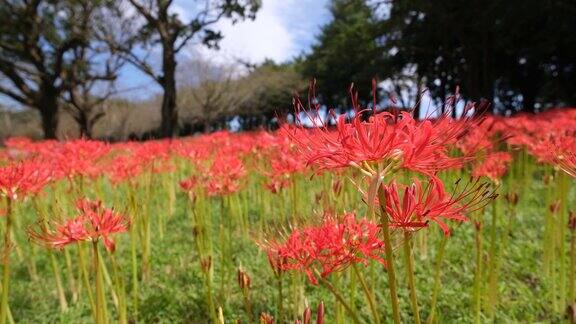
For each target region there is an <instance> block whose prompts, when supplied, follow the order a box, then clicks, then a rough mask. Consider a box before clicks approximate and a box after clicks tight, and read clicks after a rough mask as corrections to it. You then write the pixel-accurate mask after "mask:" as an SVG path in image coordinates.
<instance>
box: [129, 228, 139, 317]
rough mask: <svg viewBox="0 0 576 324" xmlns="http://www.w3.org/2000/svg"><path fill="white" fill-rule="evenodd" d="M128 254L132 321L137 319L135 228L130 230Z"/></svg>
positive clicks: (137, 293)
mask: <svg viewBox="0 0 576 324" xmlns="http://www.w3.org/2000/svg"><path fill="white" fill-rule="evenodd" d="M130 250H131V251H130V252H131V261H132V307H133V309H134V312H133V316H134V319H136V318H138V301H139V290H138V255H137V253H136V229H135V226H132V227H131V228H130Z"/></svg>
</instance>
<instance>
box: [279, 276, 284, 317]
mask: <svg viewBox="0 0 576 324" xmlns="http://www.w3.org/2000/svg"><path fill="white" fill-rule="evenodd" d="M283 321H284V296H283V294H282V273H279V274H278V323H284V322H283Z"/></svg>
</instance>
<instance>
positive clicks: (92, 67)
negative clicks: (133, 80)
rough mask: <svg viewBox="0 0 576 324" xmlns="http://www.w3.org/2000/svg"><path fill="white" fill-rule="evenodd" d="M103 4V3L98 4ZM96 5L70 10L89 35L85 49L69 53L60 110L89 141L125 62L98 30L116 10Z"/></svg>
mask: <svg viewBox="0 0 576 324" xmlns="http://www.w3.org/2000/svg"><path fill="white" fill-rule="evenodd" d="M102 4H103V3H102ZM102 4H100V5H99V4H98V3H97V2H91V1H88V2H78V3H76V4H75V6H74V7H72V10H74V11H73V12H74V17H76V18H80V20H79V21H81V22H82V24H80V26H79V27H80V28H82V30H83V33H84V34H90V35H92V37H91V41H90V44H89V46H82V47H78V48H76V49H74V50H73V51H72V52H71V55H72V57H73V60H72V62H73V63H72V65H71V67H70V72H69V81H68V82H69V86H68V87H67V88H68V89H67V93H65V94H64V96H63V99H64V101H65V102H66V105H64V108H66V110H67V111H68V113H70V115H71V116H72V117H73V118H74V120H75V121H76V122H77V123H78V126H79V129H80V135H81V136H82V137H85V138H88V139H91V138H92V128H93V126H94V124H96V123H97V122H98V121H99V120H100V119H102V117H104V115H105V113H106V110H105V109H103V107H104V106H103V104H104V102H105V101H106V100H108V99H109V98H110V97H111V96H112V95H113V94H116V93H117V91H116V88H115V84H114V81H115V80H116V79H117V77H118V73H119V72H120V69H121V68H122V67H123V66H124V63H125V61H124V60H122V58H121V56H120V55H118V53H116V52H115V51H114V50H113V49H111V48H109V47H108V46H107V43H106V39H107V38H108V35H106V34H105V33H106V32H107V31H108V30H107V29H105V28H101V27H102V26H105V25H106V24H107V23H108V20H107V17H108V15H109V13H110V12H111V11H114V10H116V9H117V8H116V7H115V5H114V3H113V2H108V3H107V5H102Z"/></svg>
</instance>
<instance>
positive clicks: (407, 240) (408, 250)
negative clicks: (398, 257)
mask: <svg viewBox="0 0 576 324" xmlns="http://www.w3.org/2000/svg"><path fill="white" fill-rule="evenodd" d="M411 241H412V234H411V233H410V232H407V231H406V232H404V244H403V245H404V259H405V262H406V271H407V272H408V273H407V274H408V286H409V287H410V302H411V303H412V312H413V313H414V323H416V324H420V310H419V308H418V297H417V295H416V284H415V283H414V282H415V280H414V259H413V258H412V247H411V246H410V244H411Z"/></svg>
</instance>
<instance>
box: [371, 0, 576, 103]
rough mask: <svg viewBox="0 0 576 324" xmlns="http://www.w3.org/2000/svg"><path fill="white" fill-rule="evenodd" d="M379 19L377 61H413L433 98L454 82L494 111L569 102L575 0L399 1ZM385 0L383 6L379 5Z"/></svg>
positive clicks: (396, 64) (574, 68)
mask: <svg viewBox="0 0 576 324" xmlns="http://www.w3.org/2000/svg"><path fill="white" fill-rule="evenodd" d="M386 5H388V7H387V8H388V9H389V10H387V11H386V14H385V15H383V16H382V17H381V19H380V21H381V24H382V27H383V28H382V31H383V34H382V35H381V37H382V39H383V43H384V52H385V53H386V59H385V65H386V66H390V67H393V68H394V69H396V70H398V69H401V68H403V67H405V66H407V65H415V66H416V67H417V74H418V75H421V76H424V77H425V80H426V85H427V87H428V88H429V89H430V93H431V94H432V96H433V97H434V98H436V100H437V101H438V102H442V101H443V100H444V98H446V97H447V95H448V94H449V93H451V92H454V91H455V89H456V87H457V86H460V87H461V89H462V96H463V97H464V98H465V99H468V100H472V101H477V102H478V101H483V100H487V101H495V102H496V108H498V109H499V110H501V111H503V110H507V111H515V110H519V109H523V110H525V111H534V110H535V109H536V108H537V107H538V106H546V105H553V104H562V103H564V104H569V103H575V102H576V96H575V95H574V93H575V91H573V90H575V86H574V84H576V63H575V61H574V59H573V58H574V54H573V53H574V52H575V51H576V41H575V40H574V38H573V37H572V33H573V32H572V31H573V30H574V29H576V20H574V19H573V14H574V12H576V4H574V2H573V1H569V0H559V1H538V0H529V1H520V0H511V1H497V0H489V1H485V0H475V1H464V0H440V1H434V2H430V1H425V0H402V1H394V2H390V3H387V4H386ZM386 5H385V6H386Z"/></svg>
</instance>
